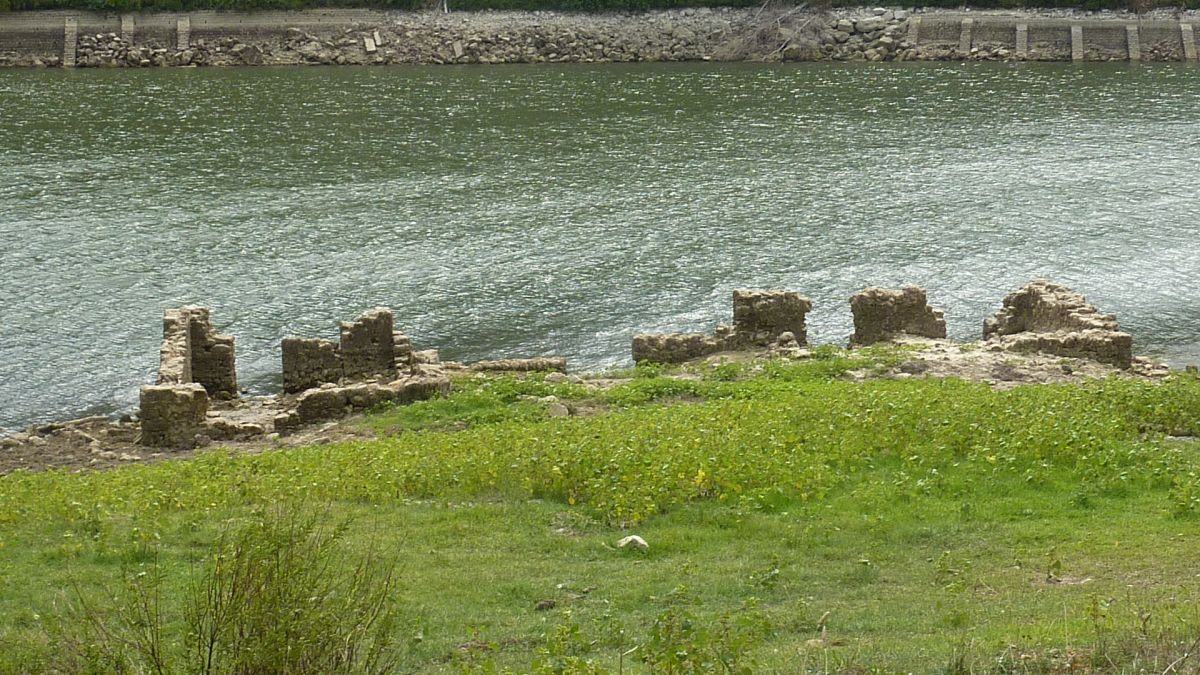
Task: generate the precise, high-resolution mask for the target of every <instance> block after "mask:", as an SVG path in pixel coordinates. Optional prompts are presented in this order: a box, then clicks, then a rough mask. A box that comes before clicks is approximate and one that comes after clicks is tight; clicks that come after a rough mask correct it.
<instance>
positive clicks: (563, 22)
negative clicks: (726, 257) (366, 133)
mask: <svg viewBox="0 0 1200 675" xmlns="http://www.w3.org/2000/svg"><path fill="white" fill-rule="evenodd" d="M1194 21H1200V13H1197V12H1168V11H1163V10H1156V11H1154V12H1150V13H1147V14H1143V15H1141V16H1140V17H1139V16H1136V15H1132V14H1127V13H1114V12H1097V13H1085V12H1072V11H1063V10H1045V11H1040V10H1028V11H1020V12H999V11H997V12H950V11H943V10H904V9H889V8H882V7H881V8H862V9H852V10H837V11H834V12H830V13H817V12H810V11H806V10H801V9H782V8H781V9H769V10H762V9H758V8H752V9H740V8H716V9H710V8H696V9H681V10H669V11H652V12H642V13H605V14H569V13H556V12H480V13H452V14H442V13H438V12H419V13H418V12H383V11H371V10H310V11H303V12H258V13H251V14H237V13H218V12H192V13H181V14H125V15H115V14H98V13H78V12H74V13H72V12H16V13H10V14H0V66H17V67H20V66H26V67H53V66H64V65H65V66H71V67H95V68H103V67H108V68H112V67H162V66H251V65H388V64H492V63H608V62H616V63H626V62H658V61H766V62H771V61H911V60H1032V61H1064V60H1084V61H1087V60H1144V61H1182V60H1195V58H1196V44H1195V35H1194V31H1193V30H1192V23H1193V22H1194Z"/></svg>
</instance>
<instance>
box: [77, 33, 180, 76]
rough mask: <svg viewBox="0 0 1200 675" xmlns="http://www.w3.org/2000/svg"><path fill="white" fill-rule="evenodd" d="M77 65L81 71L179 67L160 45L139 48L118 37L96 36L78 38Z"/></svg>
mask: <svg viewBox="0 0 1200 675" xmlns="http://www.w3.org/2000/svg"><path fill="white" fill-rule="evenodd" d="M75 65H76V67H79V68H118V67H122V68H149V67H151V66H171V65H179V64H177V63H175V62H173V58H172V54H171V53H170V52H169V51H168V50H167V49H164V48H162V47H161V46H159V45H157V44H149V45H140V46H137V45H133V44H130V43H129V42H127V41H126V40H124V39H122V38H121V36H120V35H117V34H116V33H96V34H94V35H81V36H79V44H78V46H76V48H75Z"/></svg>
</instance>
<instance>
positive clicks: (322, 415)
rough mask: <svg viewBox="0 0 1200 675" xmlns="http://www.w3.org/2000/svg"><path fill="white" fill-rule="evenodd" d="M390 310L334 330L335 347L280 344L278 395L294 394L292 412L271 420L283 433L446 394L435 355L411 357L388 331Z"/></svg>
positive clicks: (310, 341)
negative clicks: (336, 334)
mask: <svg viewBox="0 0 1200 675" xmlns="http://www.w3.org/2000/svg"><path fill="white" fill-rule="evenodd" d="M394 324H395V319H394V316H393V314H392V310H390V309H388V308H386V307H376V308H374V309H372V310H369V311H367V312H364V313H362V314H361V315H359V316H358V318H356V319H355V320H354V321H347V322H343V323H342V324H341V325H340V342H339V343H338V344H334V343H333V342H331V341H329V340H321V339H314V338H287V339H285V340H284V341H283V390H284V391H285V392H287V393H292V394H294V393H299V396H298V397H297V398H296V405H295V408H293V409H291V410H288V411H285V412H282V413H280V414H279V415H277V416H276V417H275V419H274V424H275V429H276V430H277V431H279V432H281V433H288V432H290V431H291V430H293V429H296V428H298V427H302V426H305V425H308V424H313V423H315V422H323V421H327V420H332V419H337V418H339V417H343V416H345V415H348V414H350V413H353V412H361V411H364V410H369V409H371V408H374V407H376V406H378V405H381V404H383V403H412V402H414V401H419V400H422V399H426V398H429V397H431V396H434V395H436V394H438V393H444V392H447V391H449V389H450V380H449V378H447V377H446V375H445V373H444V371H443V369H442V367H441V365H440V364H439V363H438V359H437V356H436V352H435V351H430V352H428V353H427V352H416V351H414V350H413V347H412V342H411V341H410V340H409V339H408V337H407V336H405V335H404V334H403V333H400V332H396V331H395V330H394Z"/></svg>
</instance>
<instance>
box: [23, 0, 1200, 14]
mask: <svg viewBox="0 0 1200 675" xmlns="http://www.w3.org/2000/svg"><path fill="white" fill-rule="evenodd" d="M447 4H448V7H449V9H450V10H451V11H464V12H466V11H480V10H524V11H537V10H559V11H572V12H576V11H577V12H613V11H644V10H651V9H674V8H687V7H757V6H760V5H762V4H763V3H762V1H761V0H447ZM885 4H886V3H885ZM809 5H810V6H818V5H827V3H809ZM441 6H442V5H441V3H440V2H436V1H434V0H0V12H4V11H19V10H47V9H76V10H86V11H100V12H138V11H144V12H178V11H192V10H207V9H215V10H223V11H254V10H295V9H313V8H322V7H366V8H375V9H394V10H421V9H436V8H440V7H441ZM831 6H836V7H873V6H875V5H872V4H869V3H863V2H861V1H855V0H835V1H834V2H833V3H832V5H831ZM918 6H921V7H937V8H945V9H959V8H964V7H974V8H978V9H1042V8H1075V9H1085V10H1093V11H1094V10H1102V9H1108V10H1116V11H1119V10H1131V11H1144V10H1147V9H1150V8H1152V7H1179V8H1187V9H1197V8H1200V0H1174V1H1168V0H971V2H967V3H963V2H961V1H960V0H924V1H923V2H921V3H918Z"/></svg>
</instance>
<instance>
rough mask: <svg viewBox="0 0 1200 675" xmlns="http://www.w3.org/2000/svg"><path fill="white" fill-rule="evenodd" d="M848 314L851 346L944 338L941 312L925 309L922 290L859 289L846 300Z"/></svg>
mask: <svg viewBox="0 0 1200 675" xmlns="http://www.w3.org/2000/svg"><path fill="white" fill-rule="evenodd" d="M850 311H851V313H852V314H853V315H854V334H853V335H852V336H851V337H850V344H852V345H869V344H874V343H876V342H887V341H889V340H892V339H894V338H895V337H896V336H899V335H914V336H917V337H928V338H945V337H946V320H945V318H944V317H943V315H942V311H941V310H939V309H934V308H932V307H930V306H929V301H928V299H927V298H926V296H925V289H923V288H920V287H918V286H905V287H904V288H900V289H890V288H876V287H871V288H866V289H863V290H862V291H859V292H858V293H855V294H854V295H852V296H851V297H850Z"/></svg>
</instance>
